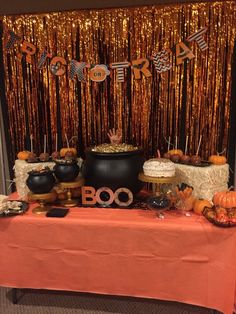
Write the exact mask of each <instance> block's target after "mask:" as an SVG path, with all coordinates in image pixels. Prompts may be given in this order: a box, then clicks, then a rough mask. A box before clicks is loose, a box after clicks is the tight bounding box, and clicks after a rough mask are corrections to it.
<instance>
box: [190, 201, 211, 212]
mask: <svg viewBox="0 0 236 314" xmlns="http://www.w3.org/2000/svg"><path fill="white" fill-rule="evenodd" d="M205 207H209V208H211V207H212V204H211V203H210V202H209V201H208V200H204V199H199V200H196V201H195V203H194V206H193V211H194V212H195V213H196V214H198V215H202V213H203V210H204V208H205Z"/></svg>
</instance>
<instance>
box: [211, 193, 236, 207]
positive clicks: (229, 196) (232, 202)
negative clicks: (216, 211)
mask: <svg viewBox="0 0 236 314" xmlns="http://www.w3.org/2000/svg"><path fill="white" fill-rule="evenodd" d="M213 203H214V205H215V206H220V207H224V208H232V207H236V191H222V192H216V193H215V195H214V197H213Z"/></svg>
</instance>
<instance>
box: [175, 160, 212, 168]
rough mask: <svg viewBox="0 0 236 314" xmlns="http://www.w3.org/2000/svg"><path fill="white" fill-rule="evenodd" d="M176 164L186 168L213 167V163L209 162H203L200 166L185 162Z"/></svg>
mask: <svg viewBox="0 0 236 314" xmlns="http://www.w3.org/2000/svg"><path fill="white" fill-rule="evenodd" d="M175 164H179V165H185V166H192V167H209V166H211V165H212V162H210V161H207V160H202V161H201V163H200V164H198V165H193V164H185V163H183V162H175Z"/></svg>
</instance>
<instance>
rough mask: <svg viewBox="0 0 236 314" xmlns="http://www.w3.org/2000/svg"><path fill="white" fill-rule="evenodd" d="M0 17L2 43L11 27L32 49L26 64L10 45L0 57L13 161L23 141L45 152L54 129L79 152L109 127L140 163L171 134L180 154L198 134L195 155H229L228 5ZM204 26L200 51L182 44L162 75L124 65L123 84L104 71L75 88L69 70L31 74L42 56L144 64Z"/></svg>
mask: <svg viewBox="0 0 236 314" xmlns="http://www.w3.org/2000/svg"><path fill="white" fill-rule="evenodd" d="M2 20H3V24H4V25H5V27H4V34H3V35H4V38H5V39H6V38H7V30H13V31H14V32H15V33H16V34H17V35H19V36H21V37H22V38H23V39H24V40H26V41H28V42H31V43H33V44H34V45H35V46H36V47H37V53H36V54H35V56H34V57H33V61H32V64H31V65H30V64H28V63H26V62H25V61H24V60H23V59H22V60H23V61H19V59H17V54H18V52H19V46H17V44H16V45H15V46H14V47H13V48H11V49H10V50H9V51H6V50H4V51H3V55H4V67H5V88H6V97H7V102H8V112H9V123H10V135H11V141H12V157H13V159H14V158H15V157H16V154H17V152H18V151H20V150H23V149H24V148H25V147H24V146H25V139H26V138H27V137H28V138H29V136H30V134H32V135H33V137H34V149H35V152H36V153H38V154H39V153H40V152H42V151H43V134H47V139H48V147H47V151H48V152H49V153H50V152H52V151H54V150H55V138H56V133H59V131H60V132H61V135H62V142H61V143H60V145H63V146H65V145H66V141H65V134H67V136H68V138H71V137H73V136H77V137H78V141H77V143H74V145H76V146H77V148H78V149H79V154H82V155H83V152H84V149H85V148H86V147H89V146H91V145H94V144H99V143H103V142H108V137H107V132H108V130H109V128H113V127H115V128H120V129H122V132H123V141H124V142H127V143H130V144H135V145H138V146H141V147H143V148H144V150H145V153H146V157H150V156H153V155H155V152H156V150H157V148H159V149H160V150H161V152H165V151H166V150H167V142H166V140H165V139H168V137H169V136H170V137H171V142H172V143H175V138H176V136H178V144H179V146H181V147H180V148H182V149H184V143H185V137H186V136H187V135H188V136H189V150H188V153H190V154H194V153H196V149H197V146H198V141H199V138H200V136H201V135H202V143H201V149H200V155H201V156H202V157H203V158H207V157H208V156H209V155H210V154H212V153H214V154H215V153H216V152H217V151H222V150H223V149H224V148H226V151H227V150H228V133H229V121H230V120H229V109H230V93H231V64H232V62H231V61H232V60H231V59H232V54H233V46H234V39H235V35H236V5H235V2H234V1H218V2H214V3H210V2H204V3H198V4H196V3H193V4H176V5H165V6H163V5H159V6H147V7H134V8H118V9H104V10H84V11H73V12H60V13H50V14H37V15H20V16H4V17H3V18H2ZM205 26H206V27H207V28H208V30H207V32H206V34H205V36H204V38H205V41H206V42H207V45H208V49H207V50H205V51H201V50H200V48H199V46H198V45H197V44H196V43H190V44H189V47H190V49H191V50H192V51H193V53H194V55H195V58H194V59H193V60H191V61H187V62H185V64H182V65H179V66H176V64H175V63H176V61H175V56H174V54H173V55H172V56H171V60H170V61H171V63H172V65H173V67H172V69H171V70H169V71H167V72H164V73H162V74H158V73H157V72H156V70H155V68H154V65H153V62H150V71H151V72H152V77H150V78H146V77H144V76H142V79H141V80H135V79H134V76H133V74H132V70H131V68H129V69H126V70H125V82H124V83H119V82H117V77H116V71H115V70H111V69H110V71H111V75H110V77H109V76H108V77H107V79H106V80H105V81H104V82H101V83H96V82H93V81H91V80H90V79H89V76H88V75H86V82H84V83H80V82H79V81H77V80H71V79H69V77H68V67H66V68H67V70H66V73H65V74H64V75H62V76H60V77H56V76H54V75H53V74H52V73H51V72H50V70H49V62H47V64H45V65H44V67H43V69H41V70H38V69H37V61H38V60H39V58H40V55H41V53H42V51H43V50H44V49H47V51H48V52H49V53H51V54H52V55H53V56H56V55H57V56H62V57H64V58H65V59H66V60H67V63H68V65H69V63H70V61H71V60H72V59H76V60H78V61H84V62H87V63H91V64H110V63H112V62H120V61H125V60H127V61H131V60H135V59H138V58H146V57H148V56H151V55H152V53H153V52H154V51H160V50H161V49H162V48H163V47H170V48H171V47H173V46H174V45H175V44H176V43H178V42H180V41H183V40H185V39H186V38H187V37H188V36H189V35H191V34H193V33H195V32H196V31H197V30H199V29H200V28H201V27H205ZM5 39H4V40H5ZM86 71H88V72H89V70H86ZM88 72H87V73H88ZM183 106H184V108H183ZM58 119H60V121H58ZM60 125H61V129H60V130H58V126H60ZM181 130H182V131H181ZM59 148H60V147H59ZM28 149H29V147H28Z"/></svg>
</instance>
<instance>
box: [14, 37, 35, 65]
mask: <svg viewBox="0 0 236 314" xmlns="http://www.w3.org/2000/svg"><path fill="white" fill-rule="evenodd" d="M21 51H22V52H24V53H26V62H28V63H31V61H32V60H31V56H32V55H34V54H35V52H36V47H35V45H33V44H31V43H29V42H28V41H25V40H24V41H23V43H22V46H21ZM18 58H19V59H21V58H22V54H21V53H19V54H18Z"/></svg>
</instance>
